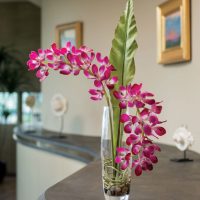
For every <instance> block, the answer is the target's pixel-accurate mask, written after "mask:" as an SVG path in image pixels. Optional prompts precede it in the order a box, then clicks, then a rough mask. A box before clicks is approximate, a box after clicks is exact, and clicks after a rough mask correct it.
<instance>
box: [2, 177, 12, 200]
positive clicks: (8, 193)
mask: <svg viewBox="0 0 200 200" xmlns="http://www.w3.org/2000/svg"><path fill="white" fill-rule="evenodd" d="M0 200H16V178H15V177H13V176H9V177H6V178H5V180H4V181H3V183H0Z"/></svg>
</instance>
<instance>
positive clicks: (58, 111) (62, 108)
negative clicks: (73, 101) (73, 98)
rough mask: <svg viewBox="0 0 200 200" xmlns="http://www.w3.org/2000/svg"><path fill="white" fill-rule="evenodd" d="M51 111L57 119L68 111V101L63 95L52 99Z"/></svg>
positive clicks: (56, 95)
mask: <svg viewBox="0 0 200 200" xmlns="http://www.w3.org/2000/svg"><path fill="white" fill-rule="evenodd" d="M51 110H52V112H53V114H54V115H56V116H57V117H61V116H63V115H64V114H65V113H66V112H67V110H68V102H67V99H66V98H65V97H64V96H63V95H62V94H55V95H54V96H53V97H52V99H51Z"/></svg>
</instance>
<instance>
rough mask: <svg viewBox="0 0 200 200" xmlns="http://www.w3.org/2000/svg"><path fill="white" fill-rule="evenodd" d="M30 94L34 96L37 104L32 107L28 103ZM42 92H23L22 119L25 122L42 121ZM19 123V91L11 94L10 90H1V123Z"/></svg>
mask: <svg viewBox="0 0 200 200" xmlns="http://www.w3.org/2000/svg"><path fill="white" fill-rule="evenodd" d="M28 96H33V98H34V99H35V104H34V106H33V107H32V109H31V108H30V107H29V106H28V105H27V104H26V100H27V97H28ZM41 103H42V95H41V93H36V92H35V93H33V92H31V93H28V92H24V93H23V94H22V120H23V123H30V122H31V121H32V123H34V122H35V123H37V122H39V121H41ZM16 123H17V93H12V94H9V93H8V92H0V124H16Z"/></svg>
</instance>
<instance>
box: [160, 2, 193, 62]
mask: <svg viewBox="0 0 200 200" xmlns="http://www.w3.org/2000/svg"><path fill="white" fill-rule="evenodd" d="M190 4H191V2H190V0H179V1H178V0H175V1H171V0H169V1H167V2H165V3H163V4H161V5H159V6H158V7H157V35H158V41H157V44H158V63H161V64H171V63H177V62H185V61H190V59H191V39H190V35H191V26H190V21H191V16H190Z"/></svg>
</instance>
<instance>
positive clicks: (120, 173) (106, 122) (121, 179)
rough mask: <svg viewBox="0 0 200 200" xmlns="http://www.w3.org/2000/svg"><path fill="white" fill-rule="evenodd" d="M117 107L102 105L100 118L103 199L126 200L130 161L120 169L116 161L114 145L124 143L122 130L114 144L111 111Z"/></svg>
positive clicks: (128, 188) (127, 196) (129, 178)
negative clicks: (101, 116) (124, 167)
mask: <svg viewBox="0 0 200 200" xmlns="http://www.w3.org/2000/svg"><path fill="white" fill-rule="evenodd" d="M119 110H120V108H119V107H108V106H106V107H104V110H103V120H102V136H101V161H102V180H103V190H104V195H105V199H106V200H109V199H111V198H112V199H116V200H117V199H119V200H127V199H128V198H129V191H130V182H131V162H130V163H129V164H128V165H127V166H126V169H122V168H121V167H120V165H119V164H118V163H117V162H116V153H117V152H116V147H115V145H116V146H121V145H123V146H126V147H127V148H128V146H127V145H126V141H125V137H124V134H123V130H121V131H122V132H121V131H120V132H119V133H120V135H121V136H122V138H121V136H119V137H118V140H117V141H116V144H114V143H113V141H114V135H113V133H114V131H113V128H114V127H113V125H114V122H113V119H114V118H113V113H114V112H116V111H119ZM119 143H120V144H119Z"/></svg>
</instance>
